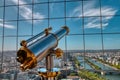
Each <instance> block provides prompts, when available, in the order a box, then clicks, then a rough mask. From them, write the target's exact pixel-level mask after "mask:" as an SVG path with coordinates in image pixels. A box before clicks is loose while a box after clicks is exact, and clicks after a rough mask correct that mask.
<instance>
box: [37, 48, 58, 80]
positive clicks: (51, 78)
mask: <svg viewBox="0 0 120 80" xmlns="http://www.w3.org/2000/svg"><path fill="white" fill-rule="evenodd" d="M54 54H56V50H50V52H49V54H48V55H47V56H46V70H47V71H46V72H38V73H39V75H40V76H41V78H42V80H56V76H58V75H59V74H60V72H59V71H53V65H54V63H53V56H54Z"/></svg>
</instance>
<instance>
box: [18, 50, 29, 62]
mask: <svg viewBox="0 0 120 80" xmlns="http://www.w3.org/2000/svg"><path fill="white" fill-rule="evenodd" d="M26 58H27V53H26V52H25V51H24V50H19V51H18V52H17V58H16V60H17V61H18V62H20V63H21V64H22V63H24V61H25V59H26Z"/></svg>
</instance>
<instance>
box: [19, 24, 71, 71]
mask: <svg viewBox="0 0 120 80" xmlns="http://www.w3.org/2000/svg"><path fill="white" fill-rule="evenodd" d="M48 30H50V29H48ZM68 32H69V29H68V27H66V26H64V27H62V28H61V29H60V30H58V31H56V32H55V33H49V34H47V35H46V36H42V37H41V38H40V36H41V35H43V34H44V32H41V33H39V34H38V35H36V36H33V37H32V38H30V39H28V40H23V41H22V42H21V48H20V49H19V50H18V52H17V61H18V62H20V63H21V65H20V68H21V70H26V69H31V68H34V67H35V66H36V65H37V63H38V62H40V61H41V60H42V59H43V58H45V57H46V56H47V55H49V54H50V51H51V50H52V49H54V48H56V47H57V45H58V41H59V40H60V39H61V38H62V37H63V36H65V35H66V34H68Z"/></svg>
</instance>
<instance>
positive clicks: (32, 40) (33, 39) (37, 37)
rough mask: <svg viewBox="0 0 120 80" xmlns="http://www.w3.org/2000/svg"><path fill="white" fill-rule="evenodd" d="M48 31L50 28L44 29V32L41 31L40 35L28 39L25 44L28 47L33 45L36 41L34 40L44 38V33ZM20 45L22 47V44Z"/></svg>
mask: <svg viewBox="0 0 120 80" xmlns="http://www.w3.org/2000/svg"><path fill="white" fill-rule="evenodd" d="M50 30H52V28H51V27H49V28H46V29H45V30H44V31H42V32H41V33H39V34H37V35H35V36H33V37H31V38H29V39H28V40H26V42H27V44H28V45H30V44H31V43H33V42H34V41H36V40H38V39H40V38H41V37H43V36H45V34H46V31H50ZM21 45H22V44H21Z"/></svg>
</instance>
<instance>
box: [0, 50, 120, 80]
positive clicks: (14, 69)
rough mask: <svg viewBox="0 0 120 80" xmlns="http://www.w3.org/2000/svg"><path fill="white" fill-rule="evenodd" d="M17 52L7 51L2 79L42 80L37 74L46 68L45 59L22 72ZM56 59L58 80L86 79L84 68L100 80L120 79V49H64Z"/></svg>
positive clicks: (0, 76) (0, 75) (2, 67)
mask: <svg viewBox="0 0 120 80" xmlns="http://www.w3.org/2000/svg"><path fill="white" fill-rule="evenodd" d="M9 54H10V55H9ZM15 54H16V51H6V52H5V53H4V57H3V64H1V65H2V66H0V67H1V70H0V71H1V74H0V79H6V80H40V79H41V78H40V76H39V75H38V74H37V73H38V69H39V68H45V61H44V60H42V62H40V63H39V64H38V65H37V67H36V68H34V69H32V70H28V71H25V72H22V71H21V70H20V69H19V65H20V64H19V63H17V61H16V55H15ZM66 54H67V56H66ZM54 60H55V61H54V67H56V68H59V69H60V72H61V74H60V75H59V76H58V78H57V79H58V80H64V79H71V80H74V79H76V80H86V79H87V76H86V77H85V75H83V74H81V71H83V70H86V71H89V72H93V74H95V75H96V74H97V75H99V77H98V78H99V80H118V79H119V78H120V50H119V49H116V50H105V51H104V52H103V51H102V50H86V52H84V51H83V50H68V51H67V52H66V51H64V56H63V57H62V58H61V59H57V58H56V57H54ZM77 61H78V62H77ZM91 63H92V64H91ZM110 76H111V77H110ZM112 76H113V77H112ZM92 80H95V79H94V78H93V79H92Z"/></svg>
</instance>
